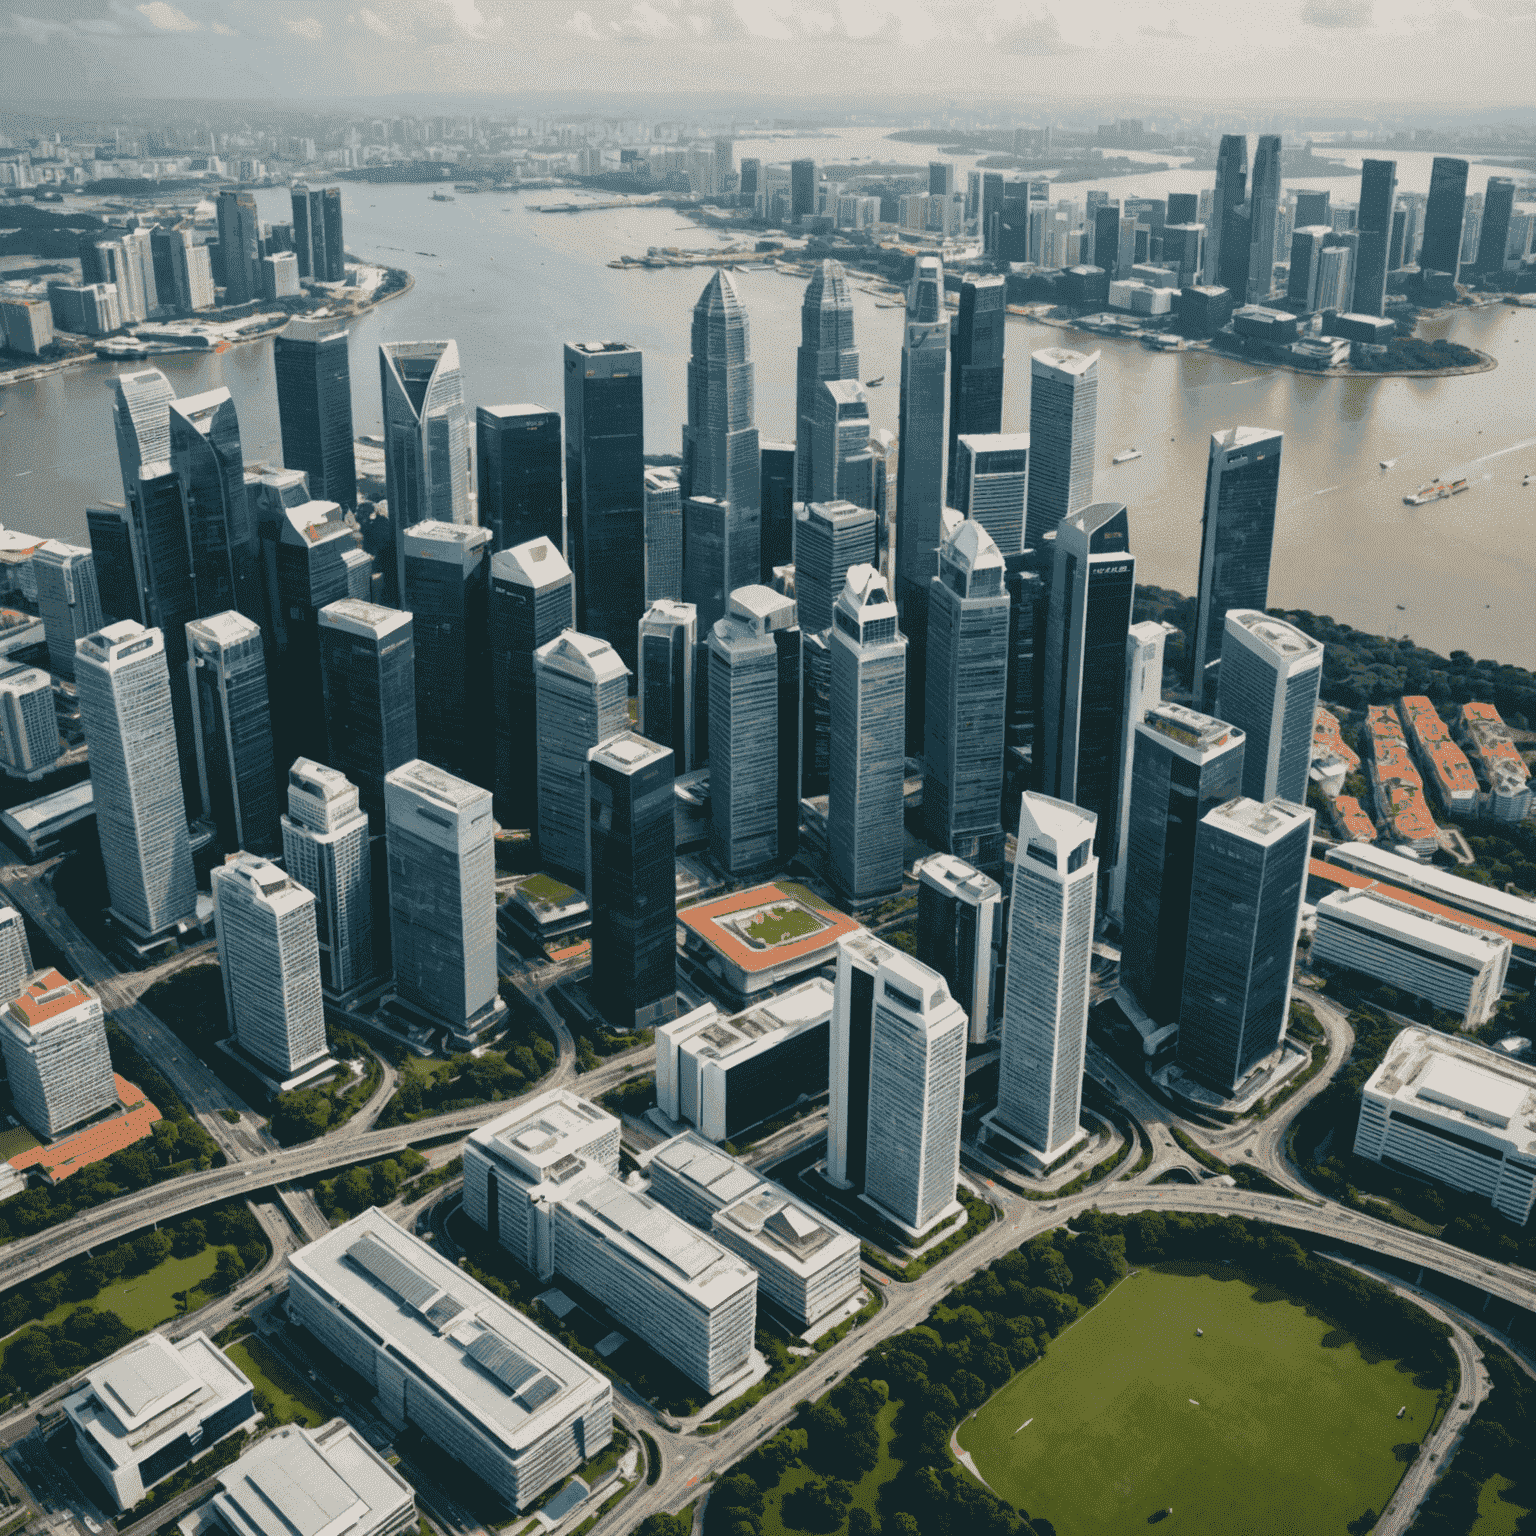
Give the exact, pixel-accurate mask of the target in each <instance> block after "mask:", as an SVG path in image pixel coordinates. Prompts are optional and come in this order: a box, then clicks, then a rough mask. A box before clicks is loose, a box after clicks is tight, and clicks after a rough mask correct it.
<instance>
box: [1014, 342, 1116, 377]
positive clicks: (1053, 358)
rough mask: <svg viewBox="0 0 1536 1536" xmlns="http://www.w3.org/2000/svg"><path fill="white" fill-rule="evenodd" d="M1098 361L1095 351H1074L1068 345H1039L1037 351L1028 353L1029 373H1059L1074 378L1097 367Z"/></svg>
mask: <svg viewBox="0 0 1536 1536" xmlns="http://www.w3.org/2000/svg"><path fill="white" fill-rule="evenodd" d="M1098 361H1099V354H1098V353H1097V352H1090V353H1086V354H1085V353H1082V352H1074V351H1073V350H1072V349H1071V348H1070V347H1041V348H1040V350H1039V351H1038V352H1031V353H1030V355H1029V364H1030V372H1031V373H1037V374H1046V375H1050V374H1052V373H1059V374H1066V375H1068V376H1069V377H1076V378H1082V377H1083V376H1085V375H1086V374H1087V373H1088V372H1089V370H1090V369H1095V368H1097V366H1098Z"/></svg>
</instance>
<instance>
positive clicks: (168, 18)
mask: <svg viewBox="0 0 1536 1536" xmlns="http://www.w3.org/2000/svg"><path fill="white" fill-rule="evenodd" d="M138 10H139V15H140V16H142V17H143V18H144V19H145V21H147V22H148V23H149V24H150V26H152V27H158V28H159V29H160V30H161V31H162V32H196V31H198V30H199V27H198V24H197V23H196V22H195V21H193V20H192V18H191V17H190V16H188V15H187V13H186V12H185V11H178V10H177V9H176V7H175V6H174V5H171V4H169V3H168V0H147V3H146V4H144V5H141V6H140V7H139V8H138Z"/></svg>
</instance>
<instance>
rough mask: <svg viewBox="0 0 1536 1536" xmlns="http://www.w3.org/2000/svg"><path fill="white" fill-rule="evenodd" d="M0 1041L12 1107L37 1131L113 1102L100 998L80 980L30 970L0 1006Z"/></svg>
mask: <svg viewBox="0 0 1536 1536" xmlns="http://www.w3.org/2000/svg"><path fill="white" fill-rule="evenodd" d="M6 910H7V911H9V910H10V909H9V908H7V909H6ZM18 921H19V920H18ZM0 1046H3V1047H4V1052H5V1070H6V1075H7V1077H9V1079H10V1083H11V1101H12V1103H13V1104H14V1106H15V1109H16V1113H17V1114H18V1115H19V1116H20V1117H21V1118H22V1120H24V1121H25V1122H26V1123H27V1125H29V1126H30V1127H31V1128H32V1129H33V1130H34V1131H36V1132H37V1134H38V1135H39V1136H57V1135H59V1134H60V1133H62V1132H64V1131H67V1130H69V1129H71V1127H73V1126H77V1125H82V1124H84V1123H85V1122H86V1121H87V1120H94V1119H95V1118H96V1116H98V1115H101V1114H105V1113H106V1112H107V1111H108V1110H113V1109H116V1108H117V1103H118V1099H117V1084H116V1081H115V1079H114V1078H113V1076H112V1057H111V1054H110V1052H109V1051H108V1049H107V1028H106V1023H105V1020H104V1017H103V1015H102V1010H101V999H100V998H99V997H97V995H96V994H95V993H94V992H92V991H91V989H90V988H89V987H87V986H86V985H85V983H84V982H82V981H66V980H65V978H64V977H63V976H62V975H61V974H60V973H59V972H58V971H39V972H37V974H36V975H34V976H33V977H32V978H31V979H30V980H29V981H26V982H24V983H23V985H22V986H21V987H20V989H19V990H18V992H17V994H16V995H15V996H14V997H13V998H12V999H11V1000H10V1002H9V1003H7V1004H6V1005H5V1007H4V1008H3V1009H0Z"/></svg>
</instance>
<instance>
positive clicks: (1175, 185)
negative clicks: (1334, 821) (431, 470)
mask: <svg viewBox="0 0 1536 1536" xmlns="http://www.w3.org/2000/svg"><path fill="white" fill-rule="evenodd" d="M752 153H760V154H762V155H763V156H764V158H767V159H788V158H790V157H792V156H793V155H795V154H797V153H808V154H813V155H815V156H816V157H817V158H818V159H822V160H829V159H831V158H834V157H838V158H852V157H854V156H856V155H857V156H861V157H863V158H874V157H876V156H879V157H881V158H884V159H887V160H893V161H894V160H900V161H908V162H911V163H922V162H924V161H926V160H927V158H928V150H927V147H926V146H922V145H905V144H899V143H892V142H891V141H889V140H886V139H884V138H882V137H881V136H880V135H879V133H878V132H875V131H869V130H866V131H857V130H854V131H849V132H848V133H846V134H841V135H838V136H836V137H835V138H834V137H829V138H827V139H824V140H804V139H788V138H777V139H771V140H761V141H750V140H739V141H738V143H737V154H738V156H742V155H747V154H752ZM1429 158H1430V157H1428V156H1413V155H1408V156H1402V157H1400V159H1401V161H1402V165H1401V167H1400V174H1401V177H1402V180H1401V182H1400V185H1402V186H1403V187H1404V189H1405V190H1423V187H1422V186H1421V185H1420V183H1423V184H1425V185H1427V180H1428V160H1429ZM1420 161H1422V162H1423V163H1422V165H1421V164H1420V163H1419V162H1420ZM958 163H959V164H960V165H961V166H962V168H963V167H964V166H965V165H967V164H969V163H970V162H968V161H965V160H961V161H959V162H958ZM1497 169H1498V168H1497V167H1487V166H1474V167H1473V177H1472V180H1473V183H1474V184H1475V185H1480V184H1481V181H1482V180H1483V179H1485V178H1486V175H1487V174H1488V173H1489V172H1490V171H1497ZM1210 176H1211V173H1209V172H1187V171H1163V172H1148V173H1147V174H1146V175H1144V176H1142V175H1137V176H1132V177H1121V178H1116V179H1114V180H1112V181H1109V182H1107V183H1106V184H1105V185H1106V186H1108V187H1109V189H1110V190H1111V192H1112V193H1113V194H1114V195H1116V196H1139V195H1153V194H1156V193H1160V192H1166V191H1167V190H1169V189H1170V187H1171V188H1172V189H1173V190H1180V189H1187V190H1194V189H1195V188H1196V187H1198V186H1200V185H1203V184H1206V183H1208V182H1209V180H1210ZM1329 184H1330V185H1331V186H1333V187H1334V188H1336V189H1338V195H1339V196H1340V197H1344V196H1349V197H1351V198H1352V197H1353V196H1354V194H1355V190H1356V183H1354V182H1353V181H1344V180H1340V179H1335V180H1333V181H1332V182H1331V183H1329ZM1083 189H1084V188H1083V185H1081V184H1080V185H1078V186H1076V187H1074V188H1073V192H1074V194H1075V195H1077V196H1081V193H1082V191H1083ZM561 196H563V194H550V193H548V192H524V193H513V194H505V193H478V194H464V193H460V194H458V195H457V197H456V200H455V201H453V202H451V203H436V202H432V201H431V200H430V199H429V197H428V189H427V188H426V187H424V186H420V185H414V186H370V185H366V184H363V183H357V182H344V183H342V205H343V210H344V216H345V220H346V230H347V245H348V248H349V249H350V250H353V251H355V252H357V253H358V254H359V255H362V256H364V257H367V258H369V259H374V260H379V261H384V262H387V263H389V264H391V265H395V266H403V267H405V268H407V269H408V270H409V271H410V272H411V273H412V274H413V276H414V277H415V280H416V281H415V286H414V288H413V289H412V290H411V291H410V292H409V293H408V294H406V295H404V296H402V297H400V298H398V299H394V300H391V301H389V302H386V303H385V304H382V305H380V306H379V307H378V308H377V309H375V310H372V311H370V312H369V313H368V314H366V315H363V316H361V317H359V318H358V319H357V320H356V321H355V322H354V323H353V325H352V341H351V358H352V394H353V411H354V425H355V430H356V431H358V432H359V433H365V432H377V431H378V430H379V427H380V407H379V385H378V364H377V347H378V344H379V343H380V342H384V341H393V340H406V339H423V338H429V337H441V336H453V337H456V338H457V340H458V343H459V352H460V357H461V359H462V362H463V367H464V375H465V388H466V392H467V396H468V399H469V401H470V402H471V404H477V403H487V404H489V403H494V402H507V401H529V400H535V401H540V402H542V403H544V404H546V405H549V406H553V407H556V408H559V407H561V406H562V404H563V400H562V388H563V386H562V354H561V343H562V342H563V341H566V340H576V339H593V338H603V339H615V340H623V341H627V342H629V343H631V344H633V345H636V346H639V347H641V348H643V350H644V353H645V376H646V385H645V403H646V438H647V444H648V447H649V448H650V449H651V450H652V451H656V452H666V451H672V452H675V451H676V450H677V448H678V444H679V436H680V425H681V423H682V421H683V418H684V416H685V415H686V409H687V407H686V368H687V360H688V337H689V311H690V307H691V305H692V303H693V301H694V299H695V298H696V297H697V296H698V293H699V291H700V289H701V288H702V287H703V286H704V283H705V281H706V278H707V273H706V272H704V271H701V270H698V269H694V270H683V269H670V270H658V271H647V270H638V271H627V272H625V271H618V270H615V269H612V268H610V267H609V266H608V265H607V262H608V261H609V260H610V259H612V258H613V257H615V256H617V255H619V254H621V253H624V252H628V253H631V254H638V253H641V252H643V251H644V250H645V249H646V247H648V246H652V245H683V246H694V247H700V246H709V245H712V244H714V243H715V236H714V235H713V234H712V233H711V232H709V231H706V230H701V229H699V228H697V227H696V226H694V225H691V224H689V223H687V221H686V220H685V219H684V218H682V217H681V216H680V215H679V214H678V213H676V212H675V211H674V210H672V209H667V208H629V209H620V210H614V211H607V212H600V213H583V214H575V215H560V214H538V213H534V212H532V211H531V209H530V205H531V204H536V203H539V202H542V201H551V200H554V199H555V198H558V197H561ZM258 200H259V202H260V205H261V211H262V214H263V216H265V217H267V218H272V219H278V218H286V217H287V196H286V193H285V192H284V191H283V190H281V189H273V190H268V191H264V192H262V193H261V194H259V199H258ZM737 281H738V284H739V288H740V292H741V294H742V297H743V299H744V301H745V302H746V305H747V307H748V311H749V313H750V316H751V324H752V352H753V358H754V361H755V363H756V366H757V415H758V424H759V426H760V428H761V429H762V433H763V436H764V437H765V438H767V439H780V440H788V439H790V438H792V437H793V435H794V369H795V348H796V346H797V345H798V342H799V302H800V296H801V290H802V285H801V284H800V283H799V282H797V281H795V280H794V279H791V278H789V277H786V276H781V275H780V274H778V273H776V272H772V271H764V272H742V273H740V274H739V275H738V279H737ZM855 307H856V326H857V335H858V343H859V347H860V350H861V353H862V372H863V376H864V377H865V378H866V379H867V378H873V377H875V376H877V375H881V374H883V375H884V376H885V378H886V381H887V382H886V383H885V385H884V386H883V387H881V388H878V389H873V390H871V391H870V406H871V416H872V418H873V421H874V424H875V425H876V426H884V427H889V428H890V429H891V430H892V431H894V430H895V428H896V424H897V423H896V416H897V405H898V381H899V378H900V373H901V355H900V353H901V325H902V314H901V311H900V310H895V309H879V308H877V307H876V304H875V299H874V298H873V296H871V295H869V294H865V293H863V292H856V293H855ZM1423 329H1424V332H1425V333H1426V334H1428V335H1430V336H1447V337H1449V338H1450V339H1451V340H1454V341H1460V342H1464V343H1466V344H1467V345H1469V346H1475V347H1480V348H1482V349H1483V350H1484V351H1487V352H1490V353H1492V354H1493V355H1494V356H1495V357H1496V358H1498V360H1499V366H1498V367H1497V368H1496V369H1494V370H1492V371H1491V372H1488V373H1482V374H1474V375H1469V376H1466V377H1460V378H1445V379H1365V378H1361V379H1323V378H1315V377H1309V376H1306V375H1302V374H1295V373H1290V372H1285V371H1268V370H1263V369H1258V368H1254V367H1251V366H1248V365H1246V364H1243V363H1239V362H1234V361H1230V360H1228V359H1225V358H1220V357H1216V356H1213V355H1212V354H1210V353H1205V352H1186V353H1167V354H1165V353H1153V352H1148V351H1146V350H1144V349H1143V348H1142V347H1141V346H1140V345H1138V344H1137V343H1135V342H1127V341H1120V340H1109V339H1105V338H1097V337H1093V336H1090V335H1087V334H1081V335H1077V336H1073V335H1072V333H1064V332H1063V331H1061V330H1060V329H1057V328H1055V327H1051V326H1045V325H1041V324H1039V323H1036V322H1034V321H1030V320H1026V319H1024V318H1022V317H1018V316H1015V317H1012V318H1011V319H1010V322H1009V341H1008V355H1009V365H1008V374H1007V384H1006V389H1005V394H1004V426H1005V428H1007V429H1009V430H1018V429H1026V428H1027V427H1028V422H1029V368H1028V354H1029V352H1030V351H1031V350H1033V349H1035V348H1037V347H1042V346H1054V345H1061V344H1063V343H1064V342H1066V343H1067V344H1071V345H1077V346H1081V347H1083V348H1084V349H1085V350H1090V349H1093V348H1099V349H1101V350H1102V353H1103V357H1102V360H1101V363H1100V374H1099V430H1098V464H1099V473H1098V481H1097V487H1096V493H1097V495H1098V496H1099V497H1100V498H1101V499H1103V498H1114V499H1117V500H1122V501H1124V502H1125V503H1126V504H1127V506H1128V507H1129V508H1130V513H1131V545H1132V549H1133V551H1134V553H1135V554H1136V556H1137V561H1138V575H1139V577H1140V579H1141V580H1142V581H1143V582H1149V583H1155V584H1158V585H1161V586H1168V587H1174V588H1177V589H1178V590H1180V591H1183V592H1192V591H1193V590H1194V588H1195V584H1196V568H1197V564H1198V558H1199V541H1200V510H1201V503H1202V499H1203V492H1204V480H1205V461H1206V452H1207V444H1208V442H1209V438H1210V434H1211V433H1212V432H1213V431H1216V430H1220V429H1222V428H1225V427H1229V426H1234V425H1238V424H1246V425H1254V426H1265V427H1271V428H1278V429H1280V430H1281V431H1283V432H1284V433H1285V437H1286V441H1285V450H1284V454H1285V457H1284V461H1283V468H1282V471H1281V482H1280V487H1281V488H1280V500H1281V509H1280V516H1279V519H1278V527H1277V531H1276V541H1275V554H1274V563H1273V572H1272V577H1271V584H1270V599H1271V602H1272V603H1274V604H1278V605H1293V606H1296V607H1302V608H1309V609H1312V610H1313V611H1316V612H1319V613H1328V614H1331V615H1332V616H1333V617H1334V618H1336V619H1338V620H1340V621H1342V622H1345V623H1349V624H1353V625H1355V626H1357V627H1359V628H1361V629H1364V630H1368V631H1372V632H1376V633H1387V634H1409V635H1411V636H1412V637H1413V638H1414V639H1415V640H1416V641H1418V642H1419V643H1420V644H1423V645H1427V646H1431V647H1433V648H1434V649H1436V650H1439V651H1442V652H1448V651H1450V650H1453V649H1462V650H1467V651H1470V652H1472V653H1473V655H1475V656H1478V657H1495V658H1497V659H1499V660H1501V661H1509V662H1515V663H1517V664H1519V665H1522V666H1528V667H1536V555H1533V549H1532V540H1531V526H1532V524H1531V517H1532V513H1533V511H1536V485H1533V486H1532V487H1530V488H1522V486H1521V480H1522V478H1523V476H1524V474H1525V473H1526V472H1528V471H1531V470H1536V411H1533V409H1532V404H1531V402H1532V401H1533V399H1536V312H1533V311H1532V310H1529V309H1516V308H1513V307H1510V306H1493V307H1488V308H1484V309H1479V310H1463V311H1456V312H1448V313H1445V314H1441V315H1437V316H1434V317H1432V318H1431V319H1430V320H1429V321H1428V322H1427V323H1426V324H1425V326H1424V328H1423ZM132 366H142V365H139V364H131V365H130V364H121V363H118V364H108V363H93V364H88V365H85V366H83V367H79V368H74V369H69V370H66V371H64V372H61V373H55V374H51V375H48V376H46V377H44V378H42V379H38V380H35V381H33V382H32V383H29V384H23V385H19V386H13V387H11V388H9V389H6V390H4V391H0V408H3V409H4V410H5V412H6V414H5V416H4V417H3V418H0V523H3V524H5V525H6V526H7V527H12V528H20V529H24V530H26V531H29V532H36V533H48V534H52V535H55V536H57V537H60V538H65V539H75V540H79V541H82V542H83V540H84V536H85V507H86V506H87V505H88V504H90V503H91V502H93V501H96V500H100V499H102V498H108V499H118V498H120V497H121V489H120V486H119V484H118V472H117V453H116V448H115V445H114V442H113V437H112V426H111V414H110V394H109V390H108V387H107V386H108V385H109V384H110V381H111V379H112V377H113V376H114V374H116V373H117V372H120V371H123V370H124V369H125V368H127V367H132ZM159 366H161V367H162V368H163V369H164V370H165V372H166V374H167V375H168V376H169V378H170V380H171V382H172V384H173V386H174V387H175V389H176V390H177V392H178V393H179V394H191V393H194V392H196V391H198V390H201V389H208V388H213V387H215V386H216V385H220V384H224V385H227V386H228V387H229V390H230V392H231V394H232V395H233V396H234V398H235V401H236V404H237V406H238V408H239V412H240V421H241V430H242V434H243V438H244V445H245V453H246V458H247V460H250V461H255V460H262V459H266V460H270V461H272V462H276V461H277V459H278V457H279V448H278V428H277V407H276V400H275V396H274V393H273V384H272V346H271V342H270V341H269V340H268V341H260V342H254V343H250V344H248V345H243V346H236V347H231V348H230V349H229V350H228V351H226V352H224V353H222V354H220V355H217V356H204V355H198V354H183V355H177V356H171V357H167V358H165V359H163V360H161V362H160V364H159ZM1132 446H1134V447H1138V448H1140V449H1141V450H1142V453H1143V457H1142V458H1141V459H1139V460H1137V461H1134V462H1132V463H1129V464H1125V465H1121V466H1118V467H1111V465H1110V462H1109V461H1110V456H1111V455H1112V454H1113V453H1115V452H1117V451H1119V450H1120V449H1122V448H1127V447H1132ZM1383 459H1390V460H1395V461H1396V462H1395V464H1394V465H1393V467H1392V469H1391V470H1389V471H1386V472H1383V471H1382V470H1380V469H1379V468H1378V467H1377V465H1378V461H1379V460H1383ZM1450 474H1463V475H1466V476H1468V477H1469V478H1470V479H1471V480H1472V482H1473V484H1472V489H1471V490H1470V491H1468V492H1467V493H1466V494H1465V495H1462V496H1458V497H1456V498H1455V499H1454V500H1452V501H1448V502H1440V503H1436V504H1433V505H1430V506H1426V507H1407V506H1404V505H1403V500H1402V498H1403V495H1404V493H1405V492H1407V491H1412V490H1413V489H1415V487H1417V486H1418V485H1419V484H1420V482H1422V481H1425V480H1428V479H1431V478H1432V477H1434V476H1436V475H1450ZM1399 605H1401V606H1399Z"/></svg>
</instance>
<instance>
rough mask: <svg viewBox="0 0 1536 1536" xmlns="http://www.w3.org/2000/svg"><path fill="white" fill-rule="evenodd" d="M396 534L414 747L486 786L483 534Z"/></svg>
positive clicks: (487, 593) (491, 756)
mask: <svg viewBox="0 0 1536 1536" xmlns="http://www.w3.org/2000/svg"><path fill="white" fill-rule="evenodd" d="M402 537H403V539H404V544H405V602H406V606H407V610H408V611H409V613H410V615H411V628H412V635H413V637H414V640H415V646H416V743H417V745H416V750H417V752H418V753H419V755H420V756H422V757H424V758H426V760H427V761H428V762H429V763H436V764H437V766H438V767H439V768H442V769H445V770H446V771H447V772H449V773H453V774H457V775H458V777H460V778H462V779H468V780H469V781H470V782H471V783H473V784H479V785H481V786H482V787H483V788H485V789H489V788H490V787H491V785H492V784H493V783H494V782H495V778H494V775H495V763H496V737H495V732H494V730H489V731H488V730H486V729H485V725H486V722H485V720H484V717H483V715H482V714H481V711H482V710H483V709H484V707H485V701H486V698H487V695H488V694H489V693H490V687H491V647H490V627H489V626H490V597H491V530H490V529H489V528H479V527H475V526H474V525H473V524H471V525H470V526H468V527H466V526H464V525H462V524H458V523H439V522H435V521H431V520H429V521H427V522H424V523H417V524H416V526H415V527H414V528H406V529H404V530H403V531H402Z"/></svg>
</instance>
